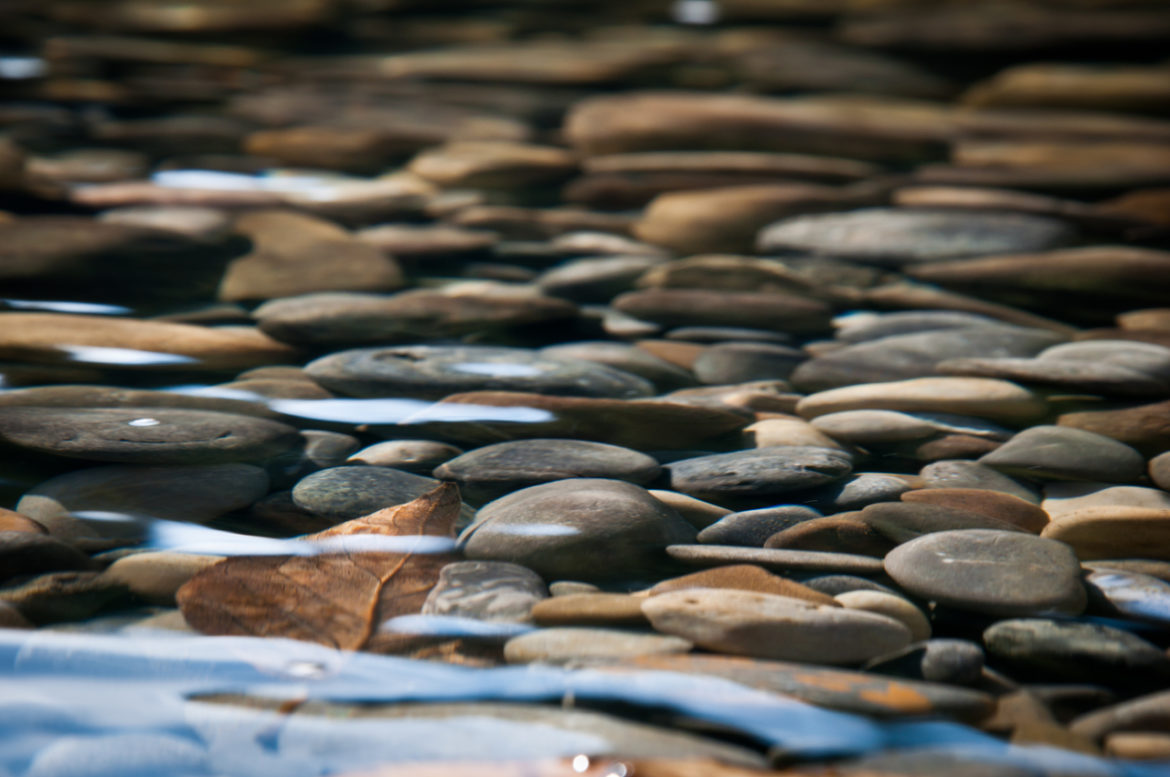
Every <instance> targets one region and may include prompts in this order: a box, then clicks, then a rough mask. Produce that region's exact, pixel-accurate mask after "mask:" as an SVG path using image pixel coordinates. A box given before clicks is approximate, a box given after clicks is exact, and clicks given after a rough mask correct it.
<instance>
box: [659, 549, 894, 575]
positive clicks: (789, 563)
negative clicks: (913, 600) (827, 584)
mask: <svg viewBox="0 0 1170 777" xmlns="http://www.w3.org/2000/svg"><path fill="white" fill-rule="evenodd" d="M666 552H667V554H668V555H669V556H670V557H671V558H673V559H675V560H676V561H681V562H682V563H684V564H689V565H691V566H699V567H718V566H724V565H726V564H757V565H759V566H761V567H764V568H765V569H775V570H778V571H781V572H821V573H827V572H841V573H844V574H852V575H876V574H880V573H881V571H882V562H881V561H880V560H879V559H875V558H871V557H869V556H858V555H856V554H851V553H824V552H821V551H814V550H772V549H767V548H741V547H737V546H735V545H671V546H669V547H667V549H666Z"/></svg>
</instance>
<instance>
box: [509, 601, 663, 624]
mask: <svg viewBox="0 0 1170 777" xmlns="http://www.w3.org/2000/svg"><path fill="white" fill-rule="evenodd" d="M531 616H532V620H533V621H535V622H536V623H537V624H538V625H540V626H645V625H647V624H648V621H647V620H646V616H645V615H643V614H642V598H641V597H638V596H630V595H629V594H604V593H597V594H569V595H567V596H554V597H551V598H549V599H544V600H542V601H539V602H537V603H536V604H534V605H533V606H532V612H531Z"/></svg>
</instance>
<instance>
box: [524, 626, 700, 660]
mask: <svg viewBox="0 0 1170 777" xmlns="http://www.w3.org/2000/svg"><path fill="white" fill-rule="evenodd" d="M691 647H692V645H691V643H690V641H688V640H686V639H682V638H680V637H676V636H668V635H664V634H651V633H648V632H639V631H622V630H618V629H600V628H584V627H568V626H566V627H561V628H548V629H537V630H536V631H532V632H529V633H528V634H522V635H521V636H519V637H513V638H512V639H510V640H508V642H507V644H505V645H504V658H505V659H507V661H508V663H511V664H528V663H533V662H537V661H539V662H543V663H564V662H567V661H576V660H580V659H590V658H628V657H631V656H644V655H659V654H663V653H667V654H669V653H689V652H690V650H691Z"/></svg>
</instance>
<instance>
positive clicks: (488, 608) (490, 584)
mask: <svg viewBox="0 0 1170 777" xmlns="http://www.w3.org/2000/svg"><path fill="white" fill-rule="evenodd" d="M547 597H548V589H547V588H546V587H545V584H544V581H543V580H541V579H540V576H539V575H537V574H536V573H535V572H533V571H532V570H531V569H528V568H527V567H522V566H520V565H519V564H509V563H506V562H502V561H456V562H453V563H451V564H447V565H446V566H444V567H443V568H442V569H441V570H439V580H438V582H436V583H435V587H434V588H432V589H431V590H430V593H428V594H427V598H426V601H424V602H423V605H422V609H421V610H420V612H421V613H422V614H423V615H447V616H456V617H460V618H475V619H477V620H485V621H515V622H526V621H528V620H529V616H530V614H531V612H532V609H533V607H535V606H536V605H537V604H539V603H540V602H541V601H542V600H544V599H546V598H547Z"/></svg>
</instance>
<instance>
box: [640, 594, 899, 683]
mask: <svg viewBox="0 0 1170 777" xmlns="http://www.w3.org/2000/svg"><path fill="white" fill-rule="evenodd" d="M642 611H643V612H644V613H645V614H646V617H647V618H649V619H650V623H651V624H653V626H654V628H655V629H656V630H658V631H661V632H665V633H667V634H674V635H676V636H680V637H683V638H685V639H687V640H690V641H691V642H693V643H694V644H695V645H697V646H699V647H703V648H707V649H708V650H716V651H719V652H723V653H730V654H732V655H746V656H751V657H754V658H770V659H779V660H790V661H808V662H811V663H819V664H854V663H860V662H862V661H865V660H868V659H870V658H873V657H874V656H875V655H880V654H881V653H885V652H889V651H891V650H897V649H898V648H901V647H904V646H905V645H907V644H909V642H910V631H909V629H907V628H906V626H904V625H903V624H902V623H901V622H900V621H897V620H893V619H891V618H888V617H885V616H884V615H877V614H874V613H869V612H861V611H858V610H850V609H847V608H843V607H827V606H822V605H816V604H813V603H811V602H808V601H805V600H801V599H792V598H789V597H786V596H776V595H774V594H762V593H754V592H751V591H736V590H730V589H718V590H713V589H705V588H697V589H691V590H685V591H674V592H671V593H665V594H660V595H658V596H654V597H651V598H649V599H647V600H646V601H645V602H643V604H642Z"/></svg>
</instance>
